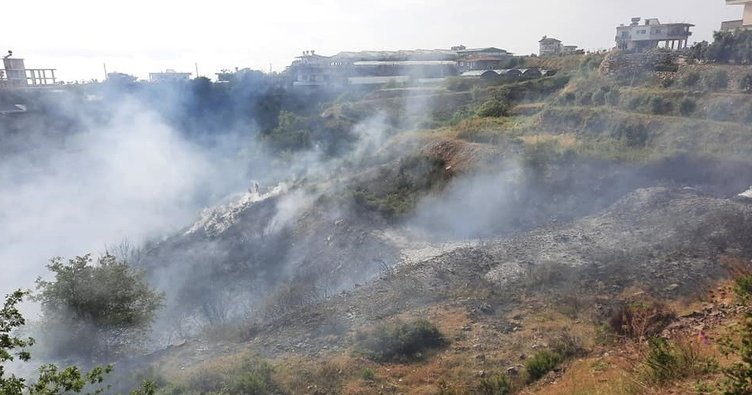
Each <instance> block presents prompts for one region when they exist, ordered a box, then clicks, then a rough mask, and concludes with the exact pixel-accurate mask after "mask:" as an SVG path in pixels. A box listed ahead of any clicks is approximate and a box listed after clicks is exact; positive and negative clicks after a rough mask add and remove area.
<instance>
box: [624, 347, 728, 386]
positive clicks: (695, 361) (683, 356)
mask: <svg viewBox="0 0 752 395" xmlns="http://www.w3.org/2000/svg"><path fill="white" fill-rule="evenodd" d="M715 369H716V367H715V363H714V361H712V360H710V359H708V358H705V357H702V356H701V355H700V348H699V344H698V343H697V342H693V341H678V342H671V341H669V340H667V339H665V338H658V337H656V338H652V339H650V340H649V341H648V350H647V353H645V355H644V357H643V361H642V363H641V364H640V367H639V368H638V374H639V376H640V377H641V379H642V380H643V381H645V382H648V383H651V384H666V383H669V382H671V381H674V380H677V379H681V378H685V377H694V376H697V375H702V374H706V373H710V372H712V371H714V370H715Z"/></svg>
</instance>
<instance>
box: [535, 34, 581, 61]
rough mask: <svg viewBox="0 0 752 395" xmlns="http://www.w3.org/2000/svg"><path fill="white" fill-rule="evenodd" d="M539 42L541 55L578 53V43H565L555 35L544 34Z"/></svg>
mask: <svg viewBox="0 0 752 395" xmlns="http://www.w3.org/2000/svg"><path fill="white" fill-rule="evenodd" d="M538 43H539V44H540V50H539V51H538V55H540V56H556V55H571V54H573V53H577V46H576V45H564V44H563V43H562V42H561V40H557V39H555V38H553V37H548V36H543V38H542V39H541V40H540V41H538Z"/></svg>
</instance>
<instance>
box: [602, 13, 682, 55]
mask: <svg viewBox="0 0 752 395" xmlns="http://www.w3.org/2000/svg"><path fill="white" fill-rule="evenodd" d="M641 19H642V18H639V17H638V18H632V23H630V24H629V26H625V25H620V26H619V27H617V28H616V48H618V49H621V50H627V51H636V52H641V51H647V50H650V49H654V48H666V49H672V50H680V49H686V48H687V47H689V37H690V36H691V35H692V32H690V31H689V30H690V28H692V27H693V26H694V25H693V24H691V23H661V22H660V21H659V20H658V19H656V18H648V19H646V20H645V22H644V23H643V24H640V20H641Z"/></svg>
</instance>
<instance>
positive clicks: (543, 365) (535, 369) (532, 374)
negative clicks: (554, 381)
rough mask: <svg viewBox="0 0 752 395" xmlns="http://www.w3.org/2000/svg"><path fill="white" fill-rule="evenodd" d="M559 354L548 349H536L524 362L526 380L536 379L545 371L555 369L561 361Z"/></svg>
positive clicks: (543, 374)
mask: <svg viewBox="0 0 752 395" xmlns="http://www.w3.org/2000/svg"><path fill="white" fill-rule="evenodd" d="M562 360H563V358H562V357H561V355H559V354H557V353H555V352H552V351H548V350H543V351H538V352H537V353H535V355H534V356H533V357H532V358H530V359H528V360H527V362H526V363H525V371H526V372H527V376H528V380H529V381H530V382H533V381H536V380H538V379H540V378H541V377H543V376H545V375H546V373H548V372H550V371H552V370H554V369H556V367H557V366H559V364H560V363H561V362H562Z"/></svg>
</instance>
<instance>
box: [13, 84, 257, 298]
mask: <svg viewBox="0 0 752 395" xmlns="http://www.w3.org/2000/svg"><path fill="white" fill-rule="evenodd" d="M100 105H101V106H102V108H101V109H99V110H98V111H97V116H92V115H91V114H89V113H87V112H85V111H82V110H81V108H79V107H76V106H71V105H69V106H67V107H66V106H62V105H61V106H62V108H61V109H60V110H61V112H65V113H66V114H67V116H68V117H69V118H71V119H73V120H74V122H75V127H74V128H72V129H73V130H72V131H69V130H66V129H64V128H62V127H61V128H59V129H56V128H54V127H53V128H49V129H46V130H32V129H30V128H26V129H22V130H21V131H20V133H26V134H29V135H34V136H43V138H35V139H34V140H33V141H34V145H33V146H29V147H25V148H26V149H22V150H15V151H11V152H9V153H7V154H6V155H4V156H3V157H2V158H0V191H2V193H1V194H0V222H1V223H2V226H1V227H0V265H2V270H3V275H2V276H0V292H3V293H7V292H9V291H10V290H11V289H14V288H18V287H22V288H30V287H32V286H33V281H34V279H35V278H36V277H37V276H39V275H43V274H44V272H45V264H46V262H47V260H48V259H49V258H51V257H53V256H66V257H70V256H75V255H81V254H84V253H87V252H96V251H102V250H103V249H104V248H105V246H106V245H108V244H113V243H117V242H119V241H121V240H125V239H128V240H130V241H132V242H134V243H135V244H136V245H138V244H141V243H143V242H145V241H147V240H150V239H154V238H159V237H162V236H163V235H166V234H169V233H171V232H173V231H175V230H176V229H179V228H181V227H183V226H185V225H187V224H188V223H190V221H191V220H192V219H194V218H195V216H196V214H197V212H198V211H199V210H200V208H202V207H204V206H206V205H207V204H210V203H213V202H215V201H216V200H217V199H219V198H220V197H223V196H224V195H226V194H227V193H228V192H229V191H232V190H238V189H239V188H241V187H242V186H243V185H244V183H245V182H246V181H245V180H246V176H245V171H244V166H243V164H242V163H243V162H241V160H240V158H241V155H240V153H239V152H237V151H236V152H232V151H230V150H228V145H229V144H222V143H218V144H215V145H214V146H213V147H211V148H205V147H202V146H198V145H196V144H193V143H191V142H190V141H188V140H187V139H186V138H184V136H182V135H181V134H180V133H179V132H178V131H176V130H175V129H174V128H172V127H171V126H169V125H168V124H167V122H165V121H164V119H163V118H161V117H160V116H159V115H158V114H157V113H156V112H155V111H153V110H151V109H150V108H148V107H146V106H145V105H144V104H143V103H142V102H140V101H138V100H136V99H133V98H130V99H126V100H122V101H118V102H117V103H116V104H113V105H112V106H110V105H109V104H108V103H104V102H102V103H100ZM43 116H44V115H43ZM32 125H33V124H32ZM45 126H49V125H45ZM40 128H42V127H41V126H40ZM226 137H227V139H230V140H231V139H232V138H233V137H232V134H227V136H226ZM19 138H23V136H20V137H19ZM235 149H236V150H237V147H235ZM230 170H232V171H230Z"/></svg>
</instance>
